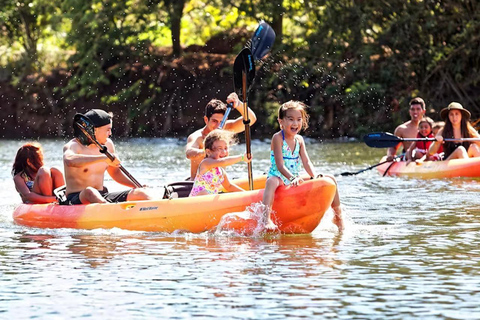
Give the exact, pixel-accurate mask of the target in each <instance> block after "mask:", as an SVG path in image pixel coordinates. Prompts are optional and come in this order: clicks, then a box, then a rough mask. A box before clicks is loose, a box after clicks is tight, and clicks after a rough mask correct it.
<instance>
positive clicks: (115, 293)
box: [0, 139, 480, 319]
mask: <svg viewBox="0 0 480 320" xmlns="http://www.w3.org/2000/svg"><path fill="white" fill-rule="evenodd" d="M136 142H137V141H136ZM138 142H139V143H138V144H136V143H135V144H133V143H129V141H125V142H120V143H119V148H121V152H122V153H123V154H122V159H125V160H126V161H127V163H126V164H125V165H126V166H128V169H129V170H130V171H131V172H132V174H134V175H135V176H136V177H137V178H138V179H139V180H141V181H142V182H144V183H147V184H149V185H152V186H156V185H161V184H162V183H164V181H172V180H177V179H182V178H183V177H184V172H187V171H188V163H187V162H185V161H184V159H183V143H179V141H178V140H174V141H167V140H162V139H151V140H143V139H140V140H139V141H138ZM309 143H311V145H309V153H310V156H311V158H312V161H313V162H314V164H315V166H316V167H317V169H318V171H319V172H332V173H339V172H345V171H358V170H361V169H363V168H366V167H368V166H370V165H372V164H375V163H376V161H378V160H379V159H380V157H381V155H383V154H384V152H385V150H379V149H368V148H366V147H365V146H363V145H362V144H355V143H348V144H317V143H315V141H310V142H309ZM17 145H20V142H18V143H17V142H5V141H0V146H1V147H2V149H0V150H1V151H2V153H0V167H1V168H3V169H4V170H0V187H1V188H2V193H0V312H2V316H3V317H5V318H12V319H13V318H15V319H25V318H55V317H58V318H109V319H113V318H133V319H143V318H154V317H155V318H157V317H161V318H171V319H179V318H194V317H198V318H212V319H226V318H229V319H259V318H262V319H280V318H281V319H284V318H292V319H300V318H306V319H317V318H321V319H385V318H393V319H478V318H480V307H479V306H478V287H480V249H479V248H480V237H479V235H480V198H479V197H478V194H479V191H480V183H479V181H480V180H478V179H444V180H417V179H404V178H395V177H386V178H382V177H380V176H379V175H378V173H377V172H376V171H375V170H370V171H367V172H363V173H362V174H359V175H356V176H350V177H339V178H338V184H339V189H340V195H341V198H342V202H343V206H344V211H345V213H346V214H347V216H348V217H349V219H350V220H349V221H348V223H347V228H346V230H345V232H343V233H337V232H336V231H335V229H334V227H333V225H332V224H331V222H330V221H329V220H330V219H331V212H328V213H327V214H326V216H325V217H324V221H322V223H321V224H320V226H319V228H317V230H315V231H314V232H313V233H312V234H311V235H288V236H285V235H274V236H266V237H263V236H262V237H244V236H232V235H228V234H224V233H203V234H188V233H183V234H182V233H178V234H162V233H145V232H129V231H124V230H119V229H111V230H71V229H58V230H48V229H44V230H42V229H32V228H25V227H20V226H16V225H14V224H13V222H12V218H11V214H12V212H13V208H14V207H15V206H16V204H18V203H19V201H20V198H19V197H18V195H17V194H16V193H15V191H14V189H13V184H12V183H11V176H10V175H9V170H8V168H9V166H10V165H11V163H10V161H11V159H10V158H11V156H10V155H5V153H4V150H7V149H8V150H16V149H17ZM58 145H59V142H58V141H51V142H49V141H46V142H45V143H44V146H45V149H46V154H48V159H50V160H51V163H52V164H53V165H58V164H61V150H60V151H59V150H57V149H58ZM3 147H5V148H7V149H4V148H3ZM236 147H237V148H241V146H236ZM252 148H253V152H254V154H255V155H256V156H255V159H257V160H255V163H254V165H253V167H254V174H259V173H262V172H263V171H264V170H265V168H266V167H267V166H268V143H267V142H262V141H255V143H254V144H253V147H252ZM239 150H240V149H238V150H237V151H239ZM263 158H265V159H263ZM170 161H171V162H170ZM49 162H50V161H49ZM173 167H175V170H174V169H173ZM231 172H233V174H234V175H237V174H238V175H239V176H241V175H242V174H244V173H245V172H244V167H238V168H237V167H234V168H232V171H231ZM107 184H111V181H110V180H108V181H107Z"/></svg>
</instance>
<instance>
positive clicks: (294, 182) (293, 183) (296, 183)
mask: <svg viewBox="0 0 480 320" xmlns="http://www.w3.org/2000/svg"><path fill="white" fill-rule="evenodd" d="M302 183H303V179H302V178H300V177H295V179H293V180H292V181H291V182H290V184H291V185H292V186H294V187H296V186H298V185H299V184H302Z"/></svg>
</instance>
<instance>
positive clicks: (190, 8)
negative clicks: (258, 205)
mask: <svg viewBox="0 0 480 320" xmlns="http://www.w3.org/2000/svg"><path fill="white" fill-rule="evenodd" d="M0 6H1V7H2V11H1V12H0V114H1V117H0V137H3V138H38V137H68V136H69V135H71V130H70V128H71V121H72V117H73V115H74V114H75V113H76V112H83V111H85V110H87V109H90V108H103V109H105V110H109V111H113V112H114V113H115V118H114V119H115V120H114V121H115V123H114V130H115V135H117V136H125V137H127V136H128V137H138V136H148V137H176V136H179V137H182V136H186V135H187V134H188V133H189V132H191V131H192V128H193V127H198V126H201V125H202V124H203V120H202V115H203V110H204V107H205V105H206V103H207V102H208V101H209V100H210V99H211V98H215V97H216V98H219V99H222V100H225V99H226V96H227V95H228V93H229V92H231V91H233V80H232V65H233V61H234V59H235V55H236V54H237V53H238V52H239V51H240V50H241V48H242V46H243V45H244V44H245V43H246V41H247V40H248V39H249V38H250V37H251V35H252V34H253V31H254V30H255V28H256V26H257V23H258V21H259V20H260V19H264V20H265V21H267V22H268V23H269V24H270V25H271V26H272V27H273V28H274V29H275V31H276V33H277V41H276V43H275V45H274V50H273V52H272V54H271V55H270V57H268V58H267V59H266V61H264V62H263V63H258V64H257V78H256V81H255V84H254V86H253V90H252V92H251V94H250V97H249V101H250V105H251V107H252V108H253V109H254V110H255V112H256V113H257V116H258V118H259V121H258V122H257V124H256V125H254V126H253V128H252V129H253V136H254V137H261V136H269V135H270V134H271V133H272V132H273V130H275V129H276V128H275V126H276V121H275V118H276V115H275V111H276V110H277V108H278V105H279V103H283V102H285V101H287V100H290V99H298V100H301V101H304V102H305V103H307V104H308V105H309V106H310V107H311V108H310V115H311V121H310V125H311V128H310V129H309V130H308V131H307V132H306V135H310V136H313V137H321V138H335V137H342V136H352V137H360V136H361V135H363V134H364V133H366V132H370V131H377V130H379V131H392V130H393V128H395V126H396V125H397V124H399V123H401V122H403V121H405V120H407V119H408V108H407V105H408V101H409V100H410V99H411V98H413V97H415V96H421V97H423V98H424V99H425V101H426V102H427V108H428V114H429V115H430V116H431V117H432V118H433V119H434V120H437V119H438V116H437V112H438V111H439V110H440V109H441V108H443V107H445V106H447V105H448V103H450V102H451V101H458V102H460V103H462V104H463V105H464V107H466V108H467V109H469V110H470V111H472V113H473V116H474V118H476V117H478V116H480V96H479V95H480V90H479V86H478V83H479V77H480V72H479V69H480V68H479V66H480V43H479V42H480V36H479V34H480V33H479V31H480V30H479V29H480V27H479V25H480V22H479V21H480V19H479V16H480V10H479V9H480V8H478V7H479V6H480V4H479V3H478V2H477V1H452V0H447V1H441V2H439V1H403V0H401V1H400V0H394V1H352V0H350V1H346V0H339V1H322V0H311V1H279V0H273V1H272V0H268V1H267V0H252V1H235V0H212V1H209V2H201V1H198V0H191V1H186V0H180V1H170V0H162V1H160V0H154V1H143V0H142V1H139V0H138V1H136V0H134V1H131V0H129V1H125V0H115V1H112V0H106V1H103V0H102V1H100V0H85V1H83V0H82V1H80V0H62V1H60V0H48V1H47V0H33V1H32V0H30V1H29V0H15V1H14V0H0ZM234 116H238V115H237V114H235V115H234Z"/></svg>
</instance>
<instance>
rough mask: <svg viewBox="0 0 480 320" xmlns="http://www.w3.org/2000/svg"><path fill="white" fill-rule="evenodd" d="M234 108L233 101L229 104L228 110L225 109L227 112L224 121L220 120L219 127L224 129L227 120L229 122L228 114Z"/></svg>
mask: <svg viewBox="0 0 480 320" xmlns="http://www.w3.org/2000/svg"><path fill="white" fill-rule="evenodd" d="M232 109H233V103H229V104H227V110H225V114H224V115H223V119H222V122H220V126H219V127H218V128H219V129H223V126H224V125H225V122H227V119H228V115H229V114H230V111H232Z"/></svg>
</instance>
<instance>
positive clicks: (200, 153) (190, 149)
mask: <svg viewBox="0 0 480 320" xmlns="http://www.w3.org/2000/svg"><path fill="white" fill-rule="evenodd" d="M198 138H199V137H198V134H197V133H196V132H194V133H192V134H191V135H189V136H188V139H187V147H186V148H185V155H186V157H187V159H188V160H192V159H195V158H199V157H202V158H203V157H204V156H205V151H204V150H203V148H200V146H199V143H198Z"/></svg>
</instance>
